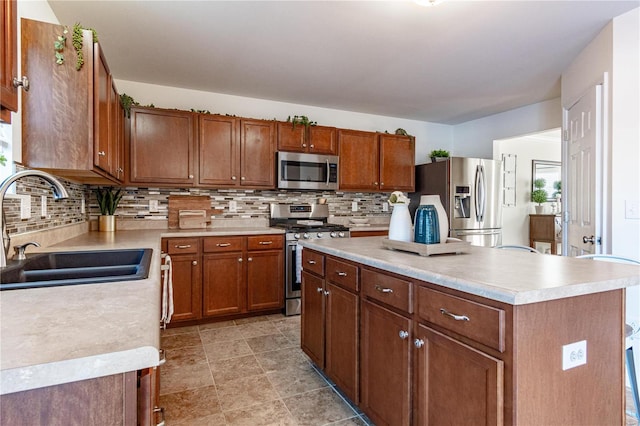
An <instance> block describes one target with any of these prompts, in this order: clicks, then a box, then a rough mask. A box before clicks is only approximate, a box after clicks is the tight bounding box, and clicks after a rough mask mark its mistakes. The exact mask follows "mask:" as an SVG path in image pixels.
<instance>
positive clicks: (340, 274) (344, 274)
mask: <svg viewBox="0 0 640 426" xmlns="http://www.w3.org/2000/svg"><path fill="white" fill-rule="evenodd" d="M336 274H338V276H339V277H346V276H347V273H346V272H342V271H336Z"/></svg>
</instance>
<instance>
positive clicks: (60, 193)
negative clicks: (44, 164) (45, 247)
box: [0, 170, 69, 268]
mask: <svg viewBox="0 0 640 426" xmlns="http://www.w3.org/2000/svg"><path fill="white" fill-rule="evenodd" d="M24 176H36V177H40V178H42V179H44V180H45V181H46V182H47V183H49V185H51V188H52V189H53V197H54V198H55V199H56V200H61V199H63V198H69V193H68V192H67V190H66V189H65V187H64V186H62V183H60V181H59V180H58V179H56V178H55V177H53V176H51V175H50V174H49V173H46V172H43V171H41V170H23V171H21V172H18V173H14V174H13V175H11V176H9V177H8V178H6V179H5V180H4V182H2V184H0V212H1V213H2V214H0V222H2V223H1V228H2V250H0V268H1V267H3V266H7V254H8V253H9V246H10V245H11V238H9V233H8V232H7V221H6V220H5V216H4V209H3V202H4V196H5V194H6V193H7V190H8V189H9V187H10V186H11V184H12V183H14V182H15V181H17V180H18V179H20V178H21V177H24Z"/></svg>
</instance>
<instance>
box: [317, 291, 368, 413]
mask: <svg viewBox="0 0 640 426" xmlns="http://www.w3.org/2000/svg"><path fill="white" fill-rule="evenodd" d="M326 288H327V292H328V294H327V295H326V298H327V299H326V309H325V310H326V312H325V313H326V320H325V327H326V335H325V339H326V342H325V345H326V346H325V372H326V373H327V376H329V378H330V379H331V380H333V381H334V382H335V384H336V385H338V387H339V388H340V390H342V391H343V392H344V394H345V395H346V396H347V398H349V399H350V400H351V402H353V403H356V404H357V403H358V396H359V395H358V346H359V343H360V342H359V340H358V311H359V309H358V306H359V303H358V295H356V294H353V293H351V292H349V291H347V290H344V289H342V288H340V287H337V286H335V285H333V284H328V283H327V284H326Z"/></svg>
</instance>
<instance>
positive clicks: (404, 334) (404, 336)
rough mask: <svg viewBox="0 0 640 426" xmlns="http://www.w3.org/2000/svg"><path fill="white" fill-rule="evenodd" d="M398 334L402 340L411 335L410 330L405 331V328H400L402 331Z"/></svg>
mask: <svg viewBox="0 0 640 426" xmlns="http://www.w3.org/2000/svg"><path fill="white" fill-rule="evenodd" d="M398 336H400V338H401V339H402V340H404V339H406V338H407V337H409V332H408V331H404V330H400V332H399V333H398Z"/></svg>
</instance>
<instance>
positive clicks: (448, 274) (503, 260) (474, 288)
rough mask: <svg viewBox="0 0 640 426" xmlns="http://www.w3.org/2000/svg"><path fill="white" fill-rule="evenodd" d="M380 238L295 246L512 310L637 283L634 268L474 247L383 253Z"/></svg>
mask: <svg viewBox="0 0 640 426" xmlns="http://www.w3.org/2000/svg"><path fill="white" fill-rule="evenodd" d="M383 238H385V237H364V238H352V239H341V240H329V239H327V240H306V241H302V242H301V243H302V245H303V247H305V248H310V249H313V250H317V251H320V252H323V253H326V254H330V255H334V256H337V257H341V258H344V259H348V260H352V261H354V262H358V263H361V264H364V265H368V266H372V267H375V268H379V269H382V270H386V271H389V272H394V273H397V274H400V275H404V276H407V277H410V278H415V279H418V280H421V281H428V282H431V283H434V284H438V285H441V286H443V287H447V288H451V289H455V290H460V291H463V292H466V293H470V294H474V295H477V296H482V297H485V298H488V299H492V300H497V301H501V302H505V303H509V304H512V305H524V304H528V303H535V302H542V301H546V300H554V299H561V298H566V297H572V296H580V295H584V294H591V293H598V292H603V291H609V290H616V289H621V288H626V287H631V286H634V285H639V284H640V267H639V266H634V265H623V264H619V263H611V262H601V261H594V260H588V259H576V258H570V257H563V256H552V255H540V254H535V253H528V252H522V251H513V250H499V249H494V248H486V247H474V246H471V247H470V251H469V252H468V253H462V254H451V255H436V256H429V257H421V256H418V255H417V254H412V253H407V252H401V251H395V250H389V249H386V248H384V247H383V246H382V239H383Z"/></svg>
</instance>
